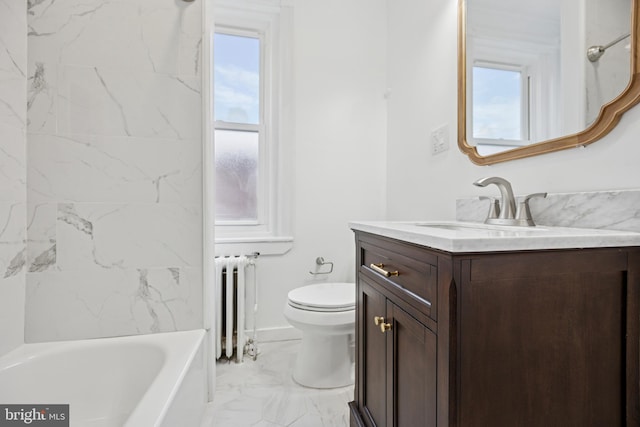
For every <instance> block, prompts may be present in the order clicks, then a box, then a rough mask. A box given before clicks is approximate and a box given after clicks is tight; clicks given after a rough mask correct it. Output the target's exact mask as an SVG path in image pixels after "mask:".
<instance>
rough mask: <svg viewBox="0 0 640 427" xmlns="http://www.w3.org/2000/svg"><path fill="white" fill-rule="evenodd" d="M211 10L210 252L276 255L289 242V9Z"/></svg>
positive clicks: (276, 5)
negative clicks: (213, 238)
mask: <svg viewBox="0 0 640 427" xmlns="http://www.w3.org/2000/svg"><path fill="white" fill-rule="evenodd" d="M214 15H215V30H214V31H215V32H214V35H213V70H212V72H210V74H212V77H213V109H214V111H213V128H214V129H213V139H214V142H213V144H214V152H215V155H214V156H215V159H214V161H213V163H214V165H215V166H214V167H215V227H216V230H215V236H216V248H217V249H216V250H217V251H218V249H219V248H220V247H221V246H224V245H226V246H227V247H231V246H232V245H235V246H233V249H229V252H235V253H240V252H243V251H251V252H253V251H259V252H261V253H265V254H268V253H274V254H275V253H283V252H278V251H281V250H282V251H286V250H288V249H287V244H282V243H283V242H291V241H292V238H291V237H290V236H289V229H290V225H289V223H290V214H289V212H288V209H289V204H290V201H289V195H288V191H287V190H288V189H287V188H286V187H285V183H286V182H287V181H288V180H289V181H290V180H291V173H292V172H291V170H290V168H291V161H290V157H291V149H290V146H291V142H290V137H289V135H290V128H289V126H290V123H291V122H292V120H291V118H290V117H288V114H290V113H289V111H291V108H290V107H291V99H292V97H291V95H290V91H291V88H289V87H288V86H287V83H288V82H290V81H291V80H292V78H291V71H290V69H291V66H290V64H289V63H288V62H287V61H286V60H288V58H289V55H288V54H287V52H288V50H289V48H290V46H289V43H290V40H291V38H292V37H291V34H290V32H289V31H290V30H289V28H290V24H289V23H290V20H291V16H292V14H291V10H290V7H287V6H281V5H280V2H279V1H276V0H247V1H244V2H242V3H241V4H239V2H237V1H236V0H228V1H227V0H219V1H218V3H217V4H216V11H215V14H214ZM282 105H287V106H288V107H289V109H283V108H282V107H281V106H282ZM289 187H290V186H289ZM245 243H246V244H250V245H248V246H241V247H238V245H242V244H245ZM260 245H263V246H260ZM288 247H290V245H289V246H288ZM274 248H275V249H274ZM225 251H226V249H225Z"/></svg>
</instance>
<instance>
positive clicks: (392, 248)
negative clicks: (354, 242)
mask: <svg viewBox="0 0 640 427" xmlns="http://www.w3.org/2000/svg"><path fill="white" fill-rule="evenodd" d="M360 248H361V254H360V261H361V262H360V264H361V265H360V267H359V269H360V272H361V274H366V275H367V276H368V277H369V278H371V279H373V280H375V281H376V282H378V283H379V284H381V285H382V286H384V287H385V288H386V289H389V290H390V291H391V292H393V293H394V294H395V295H397V296H398V297H400V298H402V299H403V300H405V301H406V302H408V303H409V304H411V305H412V306H414V307H415V308H417V309H419V310H420V311H422V312H423V313H424V314H426V315H427V316H429V317H430V318H432V319H433V320H436V319H437V307H436V305H437V289H438V287H437V281H438V268H437V267H436V266H437V262H438V257H437V256H436V255H434V254H432V253H429V252H427V251H426V250H425V249H424V248H418V247H415V246H411V245H406V244H402V243H400V242H397V241H394V240H379V239H377V238H367V237H364V236H361V239H360Z"/></svg>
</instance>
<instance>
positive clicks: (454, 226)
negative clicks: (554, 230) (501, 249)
mask: <svg viewBox="0 0 640 427" xmlns="http://www.w3.org/2000/svg"><path fill="white" fill-rule="evenodd" d="M415 225H416V226H418V227H429V228H436V229H441V230H451V231H462V232H474V231H475V232H480V233H487V232H491V231H496V232H500V233H517V234H521V233H523V232H530V231H531V232H540V231H547V230H546V229H545V228H541V227H535V226H532V227H519V226H510V225H493V224H481V223H477V224H476V223H465V222H418V223H416V224H415Z"/></svg>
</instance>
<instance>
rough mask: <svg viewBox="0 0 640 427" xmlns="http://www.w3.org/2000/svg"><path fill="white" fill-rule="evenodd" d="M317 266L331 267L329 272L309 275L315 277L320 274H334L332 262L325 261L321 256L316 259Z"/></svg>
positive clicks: (311, 272)
mask: <svg viewBox="0 0 640 427" xmlns="http://www.w3.org/2000/svg"><path fill="white" fill-rule="evenodd" d="M316 264H317V265H318V266H319V267H322V266H323V265H329V266H331V267H330V269H329V271H316V272H313V271H310V272H309V274H312V275H314V276H316V275H318V274H329V273H332V272H333V263H332V262H331V261H325V260H324V258H322V257H321V256H319V257H318V258H316Z"/></svg>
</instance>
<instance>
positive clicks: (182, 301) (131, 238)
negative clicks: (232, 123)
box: [0, 0, 202, 342]
mask: <svg viewBox="0 0 640 427" xmlns="http://www.w3.org/2000/svg"><path fill="white" fill-rule="evenodd" d="M0 1H1V0H0ZM5 1H6V0H5ZM18 1H20V0H15V1H14V2H18ZM27 17H28V18H27V19H28V26H29V30H28V43H29V50H28V51H29V54H28V71H27V75H28V87H27V94H28V95H27V107H28V114H27V117H28V124H27V131H28V143H27V159H28V161H27V166H28V170H27V200H28V203H27V209H26V210H27V212H26V217H27V224H28V228H27V239H28V240H27V253H26V269H27V274H26V277H27V278H26V288H27V290H26V328H25V331H26V332H25V333H26V339H27V341H30V342H33V341H50V340H59V339H79V338H95V337H104V336H116V335H129V334H142V333H151V332H168V331H175V330H185V329H193V328H199V327H201V326H202V308H201V305H202V299H201V296H202V275H201V269H202V255H201V254H202V186H201V182H202V179H201V176H202V158H201V153H202V135H201V128H202V126H201V114H202V107H201V104H202V101H201V99H202V97H201V70H200V67H201V64H200V44H201V40H202V24H201V20H202V4H201V1H195V2H184V1H181V0H83V1H78V0H67V1H56V0H28V12H27Z"/></svg>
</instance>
